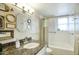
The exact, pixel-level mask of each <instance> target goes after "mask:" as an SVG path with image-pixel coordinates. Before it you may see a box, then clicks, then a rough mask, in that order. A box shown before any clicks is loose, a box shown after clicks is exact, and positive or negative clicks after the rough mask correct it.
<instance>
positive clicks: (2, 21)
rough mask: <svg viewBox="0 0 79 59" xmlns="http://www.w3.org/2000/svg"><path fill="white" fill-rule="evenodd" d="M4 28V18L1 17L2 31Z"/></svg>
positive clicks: (0, 25)
mask: <svg viewBox="0 0 79 59" xmlns="http://www.w3.org/2000/svg"><path fill="white" fill-rule="evenodd" d="M3 28H4V16H1V15H0V29H3Z"/></svg>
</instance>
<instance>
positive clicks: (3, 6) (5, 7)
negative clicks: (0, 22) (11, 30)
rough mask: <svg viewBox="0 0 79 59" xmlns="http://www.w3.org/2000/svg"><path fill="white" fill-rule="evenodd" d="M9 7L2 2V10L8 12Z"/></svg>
mask: <svg viewBox="0 0 79 59" xmlns="http://www.w3.org/2000/svg"><path fill="white" fill-rule="evenodd" d="M9 9H10V8H9V7H8V6H7V5H6V4H5V3H0V11H4V12H8V11H9Z"/></svg>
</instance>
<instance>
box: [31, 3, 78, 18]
mask: <svg viewBox="0 0 79 59" xmlns="http://www.w3.org/2000/svg"><path fill="white" fill-rule="evenodd" d="M30 5H31V6H32V7H33V8H34V9H35V10H36V11H37V12H38V13H39V14H41V15H43V16H46V17H51V16H62V15H71V14H76V13H79V4H78V3H37V4H30Z"/></svg>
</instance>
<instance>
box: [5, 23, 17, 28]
mask: <svg viewBox="0 0 79 59" xmlns="http://www.w3.org/2000/svg"><path fill="white" fill-rule="evenodd" d="M6 28H9V29H15V28H16V24H11V23H6Z"/></svg>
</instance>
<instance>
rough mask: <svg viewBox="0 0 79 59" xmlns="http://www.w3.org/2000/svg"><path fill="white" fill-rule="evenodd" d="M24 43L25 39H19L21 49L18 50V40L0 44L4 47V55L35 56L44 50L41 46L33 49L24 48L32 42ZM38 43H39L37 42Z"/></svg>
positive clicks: (5, 41)
mask: <svg viewBox="0 0 79 59" xmlns="http://www.w3.org/2000/svg"><path fill="white" fill-rule="evenodd" d="M23 41H24V39H19V42H20V47H19V48H16V39H9V40H4V41H0V43H1V44H2V46H3V47H2V49H3V50H2V55H35V54H37V53H38V52H39V51H40V50H41V48H42V46H41V45H39V46H37V47H36V48H31V49H27V48H24V45H26V44H29V43H31V42H27V43H23ZM32 42H34V43H35V41H32ZM36 43H38V42H37V41H36Z"/></svg>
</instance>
